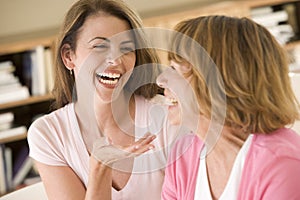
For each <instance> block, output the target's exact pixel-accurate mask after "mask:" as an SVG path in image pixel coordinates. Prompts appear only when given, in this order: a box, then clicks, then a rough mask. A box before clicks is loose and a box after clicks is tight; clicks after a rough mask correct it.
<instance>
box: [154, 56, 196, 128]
mask: <svg viewBox="0 0 300 200" xmlns="http://www.w3.org/2000/svg"><path fill="white" fill-rule="evenodd" d="M190 70H191V66H190V64H189V63H188V62H181V63H179V62H176V61H173V60H171V61H170V68H168V69H166V70H165V71H164V72H163V73H162V74H160V76H159V77H158V78H157V84H158V85H159V86H160V87H162V88H164V95H165V97H166V98H167V99H168V102H172V104H173V105H169V107H168V120H169V121H170V123H171V124H173V125H179V124H180V123H181V122H182V120H181V119H182V117H183V116H182V114H183V113H182V112H181V111H182V109H183V107H186V106H185V105H184V103H185V102H188V101H189V97H188V96H189V94H191V93H190V92H192V88H191V86H190V84H189V83H190V78H191V77H190V76H189V77H185V76H184V74H185V73H188V72H189V71H190Z"/></svg>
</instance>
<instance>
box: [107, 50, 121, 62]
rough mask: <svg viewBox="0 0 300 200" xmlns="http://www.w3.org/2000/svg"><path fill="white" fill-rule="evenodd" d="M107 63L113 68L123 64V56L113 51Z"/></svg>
mask: <svg viewBox="0 0 300 200" xmlns="http://www.w3.org/2000/svg"><path fill="white" fill-rule="evenodd" d="M107 62H108V64H109V65H112V66H117V65H120V64H121V63H122V54H121V53H120V52H118V51H116V50H114V49H112V50H111V51H110V53H109V54H108V56H107Z"/></svg>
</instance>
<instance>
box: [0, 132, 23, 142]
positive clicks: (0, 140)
mask: <svg viewBox="0 0 300 200" xmlns="http://www.w3.org/2000/svg"><path fill="white" fill-rule="evenodd" d="M26 138H27V132H26V133H23V134H21V135H17V136H11V137H6V138H2V139H0V143H9V142H15V141H18V140H23V139H26Z"/></svg>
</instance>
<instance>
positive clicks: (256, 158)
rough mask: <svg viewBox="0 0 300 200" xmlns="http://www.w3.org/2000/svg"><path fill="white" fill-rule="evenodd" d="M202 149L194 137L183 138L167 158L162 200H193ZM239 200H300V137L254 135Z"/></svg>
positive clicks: (281, 133) (282, 131) (282, 132)
mask: <svg viewBox="0 0 300 200" xmlns="http://www.w3.org/2000/svg"><path fill="white" fill-rule="evenodd" d="M202 148H203V142H202V141H201V140H200V139H199V138H198V137H197V136H195V135H187V136H184V137H183V138H181V139H180V140H179V141H178V142H177V143H176V145H175V146H174V149H173V150H172V152H171V154H170V157H169V158H168V160H169V161H168V165H167V167H166V175H165V181H164V184H163V189H162V199H165V200H172V199H178V200H193V199H194V194H195V186H196V181H197V173H198V169H199V165H200V164H201V162H200V159H199V156H200V152H201V150H202ZM200 189H201V188H200ZM237 199H238V200H254V199H255V200H262V199H264V200H269V199H270V200H286V199H288V200H299V199H300V136H299V135H298V134H297V133H295V132H294V131H293V130H291V129H287V128H282V129H278V130H276V131H274V132H273V133H271V134H268V135H262V134H254V136H253V139H252V142H251V145H250V148H249V150H248V153H247V156H246V160H245V163H244V168H243V172H242V177H241V182H240V185H239V191H238V198H237Z"/></svg>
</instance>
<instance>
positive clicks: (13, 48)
mask: <svg viewBox="0 0 300 200" xmlns="http://www.w3.org/2000/svg"><path fill="white" fill-rule="evenodd" d="M55 39H56V36H48V37H41V38H35V39H30V40H26V41H19V42H12V43H7V44H0V55H5V54H10V53H16V52H22V51H28V50H30V49H34V48H35V47H36V46H38V45H43V46H52V45H53V44H54V42H55Z"/></svg>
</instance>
